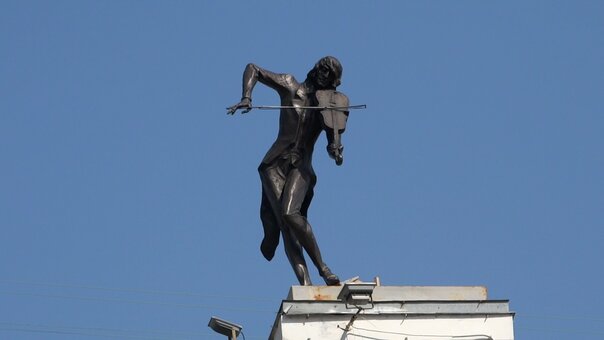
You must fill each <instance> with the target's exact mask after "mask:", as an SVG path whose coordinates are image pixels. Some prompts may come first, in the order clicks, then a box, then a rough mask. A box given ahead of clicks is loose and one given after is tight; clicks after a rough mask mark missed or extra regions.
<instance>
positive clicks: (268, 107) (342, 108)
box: [227, 104, 367, 111]
mask: <svg viewBox="0 0 604 340" xmlns="http://www.w3.org/2000/svg"><path fill="white" fill-rule="evenodd" d="M366 108H367V105H365V104H362V105H350V106H335V107H332V106H293V105H292V106H281V105H260V106H250V107H248V108H246V109H250V110H251V109H258V110H279V109H312V110H337V111H346V110H354V109H356V110H360V109H366ZM228 109H229V108H228V107H227V110H228ZM242 109H243V108H242Z"/></svg>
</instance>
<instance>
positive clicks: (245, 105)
mask: <svg viewBox="0 0 604 340" xmlns="http://www.w3.org/2000/svg"><path fill="white" fill-rule="evenodd" d="M239 109H243V111H241V113H248V112H250V110H251V109H252V98H249V97H243V98H241V101H240V102H239V103H237V104H235V105H233V106H231V107H229V108H228V109H227V114H228V115H232V114H235V112H236V111H237V110H239Z"/></svg>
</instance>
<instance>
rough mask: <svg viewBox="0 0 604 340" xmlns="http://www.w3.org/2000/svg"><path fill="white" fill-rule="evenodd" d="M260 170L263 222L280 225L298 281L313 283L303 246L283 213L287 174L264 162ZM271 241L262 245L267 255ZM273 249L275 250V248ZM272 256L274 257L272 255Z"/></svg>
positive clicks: (284, 243) (284, 244) (286, 249)
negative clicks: (282, 201)
mask: <svg viewBox="0 0 604 340" xmlns="http://www.w3.org/2000/svg"><path fill="white" fill-rule="evenodd" d="M258 171H259V173H260V180H261V181H262V189H263V202H262V208H261V209H262V210H261V216H262V222H263V224H265V223H267V222H268V223H276V224H277V225H278V226H279V228H280V229H281V234H282V236H283V246H284V248H285V254H286V255H287V259H288V260H289V263H290V264H291V266H292V268H293V270H294V273H295V274H296V278H297V279H298V282H300V284H301V285H305V286H308V285H311V284H312V283H311V281H310V275H309V274H308V267H307V266H306V261H305V260H304V254H303V252H302V246H301V245H300V242H298V240H297V239H296V237H295V235H293V234H292V231H291V230H290V229H289V228H288V226H287V225H286V224H285V223H284V221H283V217H282V215H281V210H282V209H281V196H282V192H283V187H284V185H285V175H284V173H283V171H282V169H280V168H279V166H278V165H273V166H267V165H265V164H263V165H261V166H260V167H259V168H258ZM266 209H272V211H271V212H269V211H267V210H266ZM265 225H266V224H265ZM269 225H270V224H269ZM270 242H274V240H270V239H269V240H266V242H265V240H263V243H262V245H261V250H262V253H263V254H264V256H265V257H266V256H267V255H271V254H267V253H266V249H265V248H267V247H268V246H269V243H270ZM272 251H273V252H274V249H273V250H272ZM270 257H271V258H272V255H271V256H270Z"/></svg>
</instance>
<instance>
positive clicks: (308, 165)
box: [227, 57, 364, 285]
mask: <svg viewBox="0 0 604 340" xmlns="http://www.w3.org/2000/svg"><path fill="white" fill-rule="evenodd" d="M341 77H342V65H341V64H340V62H339V61H338V60H337V59H336V58H334V57H324V58H322V59H321V60H319V61H318V62H317V63H316V64H315V66H314V68H313V69H312V70H311V71H310V72H308V74H307V76H306V80H305V81H304V82H303V83H301V84H300V83H298V82H297V81H296V79H295V78H294V77H293V76H292V75H290V74H277V73H273V72H270V71H267V70H265V69H262V68H260V67H258V66H256V65H254V64H248V65H247V66H246V68H245V71H244V73H243V95H242V98H241V101H240V102H239V103H238V104H235V105H233V106H231V107H229V108H228V112H227V113H228V114H231V115H232V114H234V113H235V112H236V111H237V110H239V109H242V110H243V111H242V113H246V112H249V111H250V110H251V109H253V108H260V109H262V108H278V109H280V110H281V113H280V117H279V133H278V136H277V140H276V141H275V143H274V144H273V145H272V147H271V148H270V149H269V150H268V152H267V154H266V156H265V157H264V159H263V160H262V163H261V164H260V166H259V167H258V171H259V172H260V179H261V181H262V204H261V208H260V217H261V219H262V224H263V226H264V239H263V240H262V244H261V246H260V249H261V251H262V254H263V255H264V257H265V258H266V259H267V260H269V261H270V260H271V259H272V258H273V256H274V255H275V250H276V248H277V245H278V244H279V234H280V233H281V234H282V235H283V243H284V246H285V253H286V254H287V258H288V259H289V262H290V263H291V265H292V267H293V269H294V272H295V274H296V277H297V278H298V281H299V282H300V284H301V285H311V284H312V283H311V281H310V276H309V274H308V268H307V266H306V261H305V260H304V255H303V252H302V250H303V249H304V250H306V253H307V254H308V255H309V256H310V259H311V260H312V262H313V263H314V265H315V266H316V267H317V269H318V270H319V273H320V275H321V277H323V279H324V280H325V283H326V284H327V285H338V284H339V283H340V280H339V278H338V277H337V276H336V275H335V274H333V273H332V272H331V270H330V269H329V267H327V265H326V264H325V262H323V258H322V257H321V251H320V250H319V246H318V244H317V241H316V239H315V236H314V234H313V231H312V228H311V226H310V224H309V223H308V221H307V211H308V207H309V205H310V202H311V200H312V197H313V188H314V186H315V183H316V176H315V172H314V170H313V168H312V153H313V149H314V145H315V142H316V141H317V138H318V137H319V134H320V133H321V131H322V130H325V131H326V136H327V141H328V146H327V153H328V154H329V156H330V157H331V158H333V159H334V160H335V162H336V164H337V165H341V164H342V162H343V156H342V151H343V147H342V144H341V137H340V135H341V133H343V132H344V129H345V127H346V119H347V117H348V109H349V108H353V107H351V106H349V105H348V98H347V97H346V96H345V95H344V94H342V93H340V92H337V91H336V87H337V86H338V85H339V84H340V79H341ZM258 81H260V82H261V83H262V84H264V85H266V86H269V87H271V88H272V89H274V90H275V91H277V93H278V94H279V97H280V98H281V105H280V106H275V107H266V106H257V107H254V106H252V90H253V89H254V86H255V85H256V82H258ZM360 106H363V107H364V105H357V107H354V108H360Z"/></svg>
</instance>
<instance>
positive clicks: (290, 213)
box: [281, 168, 340, 285]
mask: <svg viewBox="0 0 604 340" xmlns="http://www.w3.org/2000/svg"><path fill="white" fill-rule="evenodd" d="M310 183H311V182H310V177H309V176H305V175H304V174H303V173H302V172H301V171H300V170H299V169H297V168H294V169H292V170H291V171H290V172H289V174H288V176H287V181H286V182H285V187H284V188H283V192H282V197H281V206H282V209H283V210H282V211H281V213H282V216H283V220H284V222H285V225H287V227H288V228H289V229H291V230H292V231H293V233H294V235H295V236H296V238H297V239H298V241H300V243H301V244H302V246H303V247H304V250H306V252H307V253H308V256H310V259H311V260H312V262H313V263H314V264H315V266H316V267H317V269H318V270H319V273H320V274H321V276H322V277H323V279H324V280H325V283H326V284H328V285H337V284H339V283H340V280H339V279H338V277H337V276H336V275H335V274H333V273H332V272H331V270H330V269H329V267H327V265H326V264H325V262H323V258H322V256H321V251H320V250H319V245H318V244H317V240H316V239H315V235H314V233H313V231H312V227H311V226H310V224H309V223H308V220H307V219H306V217H305V216H303V215H302V214H301V212H300V209H301V207H302V203H303V202H304V198H305V197H306V193H307V192H308V190H309V189H310V185H311V184H310Z"/></svg>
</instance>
